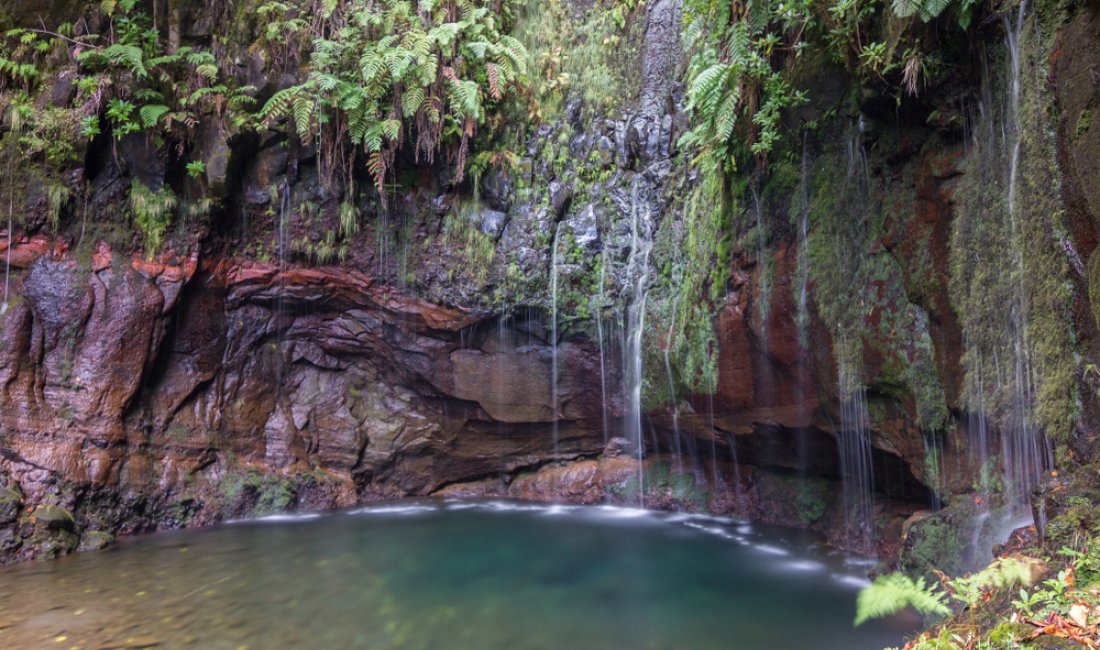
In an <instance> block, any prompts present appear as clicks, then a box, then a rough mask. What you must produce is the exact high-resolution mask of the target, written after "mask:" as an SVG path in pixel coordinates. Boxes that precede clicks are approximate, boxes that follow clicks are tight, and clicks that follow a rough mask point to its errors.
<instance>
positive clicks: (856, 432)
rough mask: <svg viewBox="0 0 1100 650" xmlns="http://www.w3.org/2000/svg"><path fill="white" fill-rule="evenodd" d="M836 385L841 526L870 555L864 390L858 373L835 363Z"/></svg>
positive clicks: (869, 475) (871, 486) (871, 517)
mask: <svg viewBox="0 0 1100 650" xmlns="http://www.w3.org/2000/svg"><path fill="white" fill-rule="evenodd" d="M838 372H839V377H838V381H839V385H840V431H838V432H837V438H838V440H837V443H838V447H839V450H840V472H841V477H842V483H843V496H844V524H845V530H846V532H847V534H848V536H849V538H850V539H851V540H852V541H853V542H854V543H855V544H857V545H858V546H859V547H860V548H861V550H864V551H866V552H871V551H872V550H873V542H874V492H873V490H874V473H873V468H872V465H871V432H870V429H869V428H868V426H867V423H868V420H869V417H868V412H867V391H866V388H865V387H864V386H863V382H862V379H861V377H860V375H859V372H858V371H856V370H854V369H853V367H852V366H851V364H849V363H846V362H844V361H840V362H839V363H838Z"/></svg>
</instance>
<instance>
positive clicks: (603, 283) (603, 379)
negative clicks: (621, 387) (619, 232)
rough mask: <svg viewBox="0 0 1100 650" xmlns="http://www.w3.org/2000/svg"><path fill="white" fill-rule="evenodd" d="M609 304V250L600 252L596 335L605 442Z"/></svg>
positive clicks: (604, 438) (608, 435) (601, 414)
mask: <svg viewBox="0 0 1100 650" xmlns="http://www.w3.org/2000/svg"><path fill="white" fill-rule="evenodd" d="M606 305H607V251H606V250H604V251H603V252H602V253H601V254H600V307H599V311H598V312H597V313H596V336H597V337H598V338H599V343H600V419H601V422H600V424H601V426H602V427H603V444H605V445H606V444H607V442H608V440H610V439H611V438H610V432H609V430H608V426H607V363H606V361H607V352H606V350H605V349H604V331H603V309H604V307H605V306H606Z"/></svg>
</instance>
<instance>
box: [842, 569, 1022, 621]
mask: <svg viewBox="0 0 1100 650" xmlns="http://www.w3.org/2000/svg"><path fill="white" fill-rule="evenodd" d="M1035 569H1036V561H1034V560H1030V559H1028V558H1016V557H1009V558H1001V559H999V560H996V561H994V562H993V563H992V564H990V565H989V566H988V567H986V568H984V569H982V570H981V571H978V572H976V573H973V574H970V575H968V576H962V577H959V578H956V579H954V580H948V579H946V577H942V585H937V584H931V585H930V584H927V583H925V581H924V578H918V579H917V580H913V579H912V578H910V577H909V576H907V575H905V574H903V573H891V574H888V575H884V576H879V577H878V578H876V579H875V581H874V582H873V583H872V584H871V585H870V586H869V587H864V588H863V589H862V590H861V591H860V592H859V596H858V598H857V600H856V625H859V624H860V623H863V622H864V621H867V620H870V619H872V618H881V617H883V616H890V615H891V614H896V613H897V612H900V611H901V610H903V609H905V608H906V607H910V606H912V607H913V608H914V609H916V610H917V611H918V612H920V613H921V614H924V615H932V616H947V615H948V614H950V613H951V609H950V608H949V607H948V606H947V602H946V597H947V596H950V597H951V598H952V599H953V600H955V601H957V602H959V603H960V604H962V605H964V606H966V607H967V608H971V610H972V608H973V607H974V605H975V604H976V603H978V602H979V601H980V600H981V599H982V597H983V596H984V595H985V594H987V593H990V592H992V591H996V590H999V589H1005V588H1009V587H1013V586H1016V585H1021V584H1023V585H1028V584H1031V582H1032V581H1033V573H1034V572H1035Z"/></svg>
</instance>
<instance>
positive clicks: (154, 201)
mask: <svg viewBox="0 0 1100 650" xmlns="http://www.w3.org/2000/svg"><path fill="white" fill-rule="evenodd" d="M177 203H178V201H177V200H176V196H175V195H174V194H172V190H170V189H169V188H168V187H161V188H160V189H159V190H157V191H155V192H154V191H153V190H151V189H149V188H147V187H145V186H144V185H142V184H141V181H137V180H135V181H134V183H133V186H132V187H131V189H130V210H131V211H132V212H133V216H134V225H136V226H137V227H138V229H139V230H140V231H141V233H142V235H143V236H144V242H145V252H146V254H147V255H148V256H149V257H152V256H153V255H155V254H156V253H157V251H159V250H160V247H161V245H162V244H163V243H164V237H165V234H166V233H167V232H168V226H169V225H170V224H171V223H172V213H173V211H174V210H175V209H176V205H177Z"/></svg>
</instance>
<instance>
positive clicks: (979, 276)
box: [952, 1, 1051, 517]
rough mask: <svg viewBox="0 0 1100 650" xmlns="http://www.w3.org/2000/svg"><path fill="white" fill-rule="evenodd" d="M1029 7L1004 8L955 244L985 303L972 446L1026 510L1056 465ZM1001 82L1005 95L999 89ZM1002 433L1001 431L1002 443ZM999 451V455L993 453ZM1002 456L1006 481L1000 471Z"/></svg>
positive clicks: (972, 328) (984, 482)
mask: <svg viewBox="0 0 1100 650" xmlns="http://www.w3.org/2000/svg"><path fill="white" fill-rule="evenodd" d="M1026 16H1027V3H1026V1H1025V2H1021V3H1020V5H1019V8H1018V10H1017V11H1015V12H1014V13H1012V14H1010V15H1005V16H1004V30H1005V67H1004V68H1003V73H1002V74H1001V75H997V74H994V71H995V70H996V68H993V69H990V66H988V65H987V66H986V68H985V73H984V80H983V84H982V92H981V99H980V101H979V103H978V106H977V114H976V115H975V116H974V118H973V124H972V125H971V126H970V136H971V138H970V142H969V152H968V154H969V156H968V157H969V158H970V160H971V161H972V162H971V163H970V164H971V165H972V170H971V171H970V175H971V176H972V178H973V181H972V183H973V186H972V187H969V188H968V189H967V191H966V192H964V193H963V201H961V202H960V206H961V208H960V215H961V216H960V220H959V222H958V225H957V226H956V231H955V234H954V241H953V244H952V245H953V247H954V248H955V249H956V250H957V251H958V252H957V253H956V255H958V259H959V261H960V262H962V265H961V266H962V267H963V268H964V269H966V270H967V272H968V273H969V275H970V276H971V279H970V280H969V284H968V285H962V286H963V292H961V293H959V292H956V294H955V296H954V299H955V300H957V301H963V302H964V303H972V304H974V305H977V306H978V307H977V308H976V309H975V308H971V309H969V310H966V311H964V312H963V314H964V318H963V329H964V332H965V334H966V338H965V343H966V350H967V353H966V355H967V356H966V367H967V376H966V381H967V383H966V393H965V394H966V398H967V407H968V412H969V416H968V425H969V426H968V428H969V432H970V440H969V442H970V445H971V454H972V457H973V458H974V460H975V461H976V462H977V464H978V466H979V468H980V472H981V479H980V480H981V486H982V490H983V491H984V492H986V493H993V492H999V491H1002V490H1003V492H1004V494H1005V497H1006V500H1007V502H1008V504H1010V505H1014V506H1015V509H1016V510H1017V511H1018V514H1019V516H1021V517H1022V516H1026V514H1027V512H1026V510H1027V508H1026V503H1027V499H1028V494H1029V493H1030V491H1031V489H1032V488H1033V487H1034V486H1035V485H1036V484H1037V483H1038V481H1039V479H1040V477H1041V475H1042V473H1043V471H1044V469H1045V468H1047V467H1049V466H1050V465H1051V460H1050V452H1049V449H1048V443H1047V440H1046V436H1045V434H1044V432H1043V431H1042V429H1041V428H1040V427H1038V426H1036V425H1035V423H1034V421H1033V415H1034V414H1033V412H1032V409H1033V406H1034V404H1035V399H1036V394H1037V386H1038V384H1039V379H1038V376H1039V372H1038V368H1037V364H1036V361H1035V358H1034V342H1033V341H1032V333H1031V332H1029V326H1030V320H1031V305H1030V301H1031V300H1032V299H1033V297H1034V296H1035V295H1038V294H1036V293H1035V291H1036V290H1035V289H1034V288H1033V287H1032V286H1031V285H1032V284H1034V283H1035V282H1036V277H1035V275H1034V274H1035V271H1034V270H1033V269H1030V268H1029V267H1028V263H1027V260H1026V259H1025V251H1027V250H1028V249H1030V248H1034V247H1035V246H1036V245H1037V244H1041V242H1036V241H1034V240H1033V235H1030V234H1028V232H1027V230H1026V229H1025V223H1026V220H1027V219H1028V214H1027V213H1026V212H1025V211H1026V210H1027V207H1026V206H1022V205H1021V198H1022V197H1019V196H1018V191H1017V186H1018V182H1019V176H1020V166H1021V162H1022V160H1021V159H1022V157H1023V156H1024V154H1025V152H1024V151H1023V148H1022V138H1021V136H1022V131H1023V127H1022V115H1021V97H1022V93H1023V90H1024V89H1023V87H1022V80H1021V72H1022V70H1021V67H1022V61H1021V56H1022V55H1021V38H1022V37H1023V36H1025V31H1024V30H1025V18H1026ZM998 80H1000V81H998ZM998 86H999V87H1001V88H1002V91H1001V93H1000V94H999V95H998V94H997V93H996V92H995V91H994V88H995V87H998ZM991 259H995V260H996V259H1000V260H1004V263H996V262H991V261H990V260H991ZM991 264H995V267H993V268H994V269H995V270H994V271H992V272H991V271H990V268H991V267H990V265H991ZM993 434H996V435H997V437H999V440H1000V445H999V449H997V448H996V443H995V440H994V435H993ZM998 451H999V458H998V457H996V456H994V455H993V454H995V453H996V452H998ZM998 461H999V463H1000V466H1001V474H1000V480H999V481H998V480H997V479H996V476H995V474H994V473H993V472H992V471H991V470H992V468H993V467H994V466H995V465H996V464H997V462H998Z"/></svg>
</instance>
